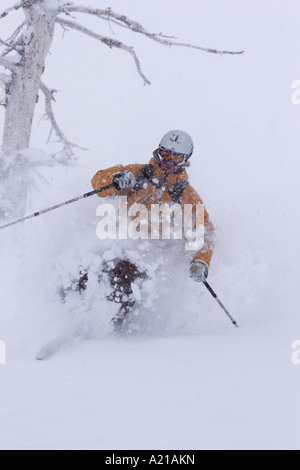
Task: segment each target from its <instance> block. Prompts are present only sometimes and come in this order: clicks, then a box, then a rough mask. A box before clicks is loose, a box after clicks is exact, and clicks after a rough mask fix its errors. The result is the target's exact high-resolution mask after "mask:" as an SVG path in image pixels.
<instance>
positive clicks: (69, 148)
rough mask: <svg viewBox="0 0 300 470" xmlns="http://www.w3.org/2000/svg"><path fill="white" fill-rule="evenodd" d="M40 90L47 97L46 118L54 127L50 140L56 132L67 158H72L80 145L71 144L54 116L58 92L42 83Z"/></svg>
mask: <svg viewBox="0 0 300 470" xmlns="http://www.w3.org/2000/svg"><path fill="white" fill-rule="evenodd" d="M40 89H41V91H42V92H43V94H44V96H45V112H46V114H45V116H46V118H47V119H49V121H50V122H51V126H52V127H51V131H50V135H49V139H50V136H51V133H52V131H54V132H55V134H56V135H57V137H58V141H59V142H61V143H62V144H63V147H64V148H63V152H64V153H65V155H66V156H67V157H71V156H72V155H74V152H73V148H74V147H78V145H76V144H74V143H72V142H70V141H69V140H68V139H67V137H66V136H65V134H64V133H63V131H62V130H61V128H60V127H59V125H58V124H57V121H56V119H55V116H54V112H53V108H52V101H55V98H54V93H55V92H56V90H50V89H49V88H48V87H47V86H46V85H45V84H44V83H43V82H42V81H41V83H40Z"/></svg>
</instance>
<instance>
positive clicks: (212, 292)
mask: <svg viewBox="0 0 300 470" xmlns="http://www.w3.org/2000/svg"><path fill="white" fill-rule="evenodd" d="M203 284H204V285H205V287H206V288H207V289H208V290H209V292H210V293H211V295H212V296H213V297H214V298H215V299H216V301H217V302H218V304H219V305H220V307H221V308H222V309H223V310H224V312H225V313H226V315H227V316H228V318H229V319H230V320H231V322H232V323H233V324H234V326H236V327H237V328H239V325H238V324H237V322H236V321H235V319H234V318H233V317H232V316H231V315H230V313H229V312H228V310H227V308H226V307H225V306H224V305H223V304H222V302H221V300H220V299H219V298H218V296H217V294H216V293H215V291H214V290H213V289H212V288H211V287H210V285H209V284H208V282H207V281H203Z"/></svg>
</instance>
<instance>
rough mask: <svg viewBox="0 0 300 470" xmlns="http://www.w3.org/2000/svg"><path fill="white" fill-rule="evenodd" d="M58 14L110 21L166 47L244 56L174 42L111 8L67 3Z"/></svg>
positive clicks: (234, 52)
mask: <svg viewBox="0 0 300 470" xmlns="http://www.w3.org/2000/svg"><path fill="white" fill-rule="evenodd" d="M58 13H65V14H70V13H86V14H89V15H94V16H97V17H98V18H100V19H103V20H106V21H109V22H110V23H114V24H117V25H118V26H120V27H123V28H126V29H129V30H130V31H133V32H134V33H139V34H142V35H144V36H146V37H148V38H149V39H152V40H153V41H156V42H158V43H160V44H163V45H165V46H180V47H189V48H193V49H198V50H200V51H203V52H208V53H211V54H219V55H224V54H231V55H235V54H243V52H244V51H227V50H218V49H212V48H207V47H201V46H196V45H193V44H188V43H181V42H176V41H174V40H173V39H174V38H171V37H167V36H164V35H162V34H161V33H150V32H149V31H147V30H146V29H145V28H144V27H143V26H142V25H141V24H140V23H138V22H137V21H134V20H132V19H130V18H128V17H127V16H125V15H120V14H118V13H115V12H114V11H112V9H111V8H108V9H106V10H100V9H98V8H92V7H85V6H80V5H74V4H72V3H66V4H64V5H63V6H62V8H61V9H59V11H58Z"/></svg>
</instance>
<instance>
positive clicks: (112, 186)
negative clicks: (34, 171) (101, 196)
mask: <svg viewBox="0 0 300 470" xmlns="http://www.w3.org/2000/svg"><path fill="white" fill-rule="evenodd" d="M114 187H115V185H114V184H113V183H112V184H109V185H108V186H104V187H103V188H100V189H95V191H90V192H89V193H85V194H82V196H78V197H74V198H73V199H70V200H69V201H65V202H62V203H61V204H56V206H52V207H49V208H48V209H44V210H42V211H39V212H35V213H34V214H31V215H27V217H23V218H22V219H19V220H15V221H14V222H10V223H8V224H6V225H2V226H1V227H0V230H2V229H3V228H7V227H11V226H12V225H15V224H20V223H21V222H24V221H25V220H28V219H32V218H33V217H38V216H39V215H42V214H46V213H47V212H51V211H54V210H55V209H59V208H60V207H63V206H66V205H67V204H72V203H73V202H77V201H80V199H85V198H87V197H90V196H94V194H98V193H101V192H102V191H106V189H110V188H114Z"/></svg>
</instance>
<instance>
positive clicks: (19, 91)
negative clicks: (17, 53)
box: [3, 0, 55, 155]
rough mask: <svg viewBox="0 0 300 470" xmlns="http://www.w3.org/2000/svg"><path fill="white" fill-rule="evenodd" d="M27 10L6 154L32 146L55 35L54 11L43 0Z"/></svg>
mask: <svg viewBox="0 0 300 470" xmlns="http://www.w3.org/2000/svg"><path fill="white" fill-rule="evenodd" d="M24 12H25V16H26V21H27V31H26V33H25V36H24V50H23V53H22V59H21V63H20V65H19V66H18V69H19V70H18V71H17V72H16V73H13V76H12V83H11V86H10V90H9V94H8V98H7V105H6V113H5V123H4V134H3V151H4V154H6V155H14V154H16V153H17V152H18V151H19V150H22V149H24V148H28V147H29V144H30V135H31V128H32V121H33V116H34V109H35V105H36V103H37V99H38V92H39V86H40V80H41V76H42V73H43V70H44V63H45V59H46V56H47V53H48V52H49V49H50V46H51V43H52V40H53V35H54V27H55V16H54V12H52V11H51V9H49V8H47V7H46V6H45V5H44V0H41V2H39V3H37V4H33V5H31V6H28V7H24Z"/></svg>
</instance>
